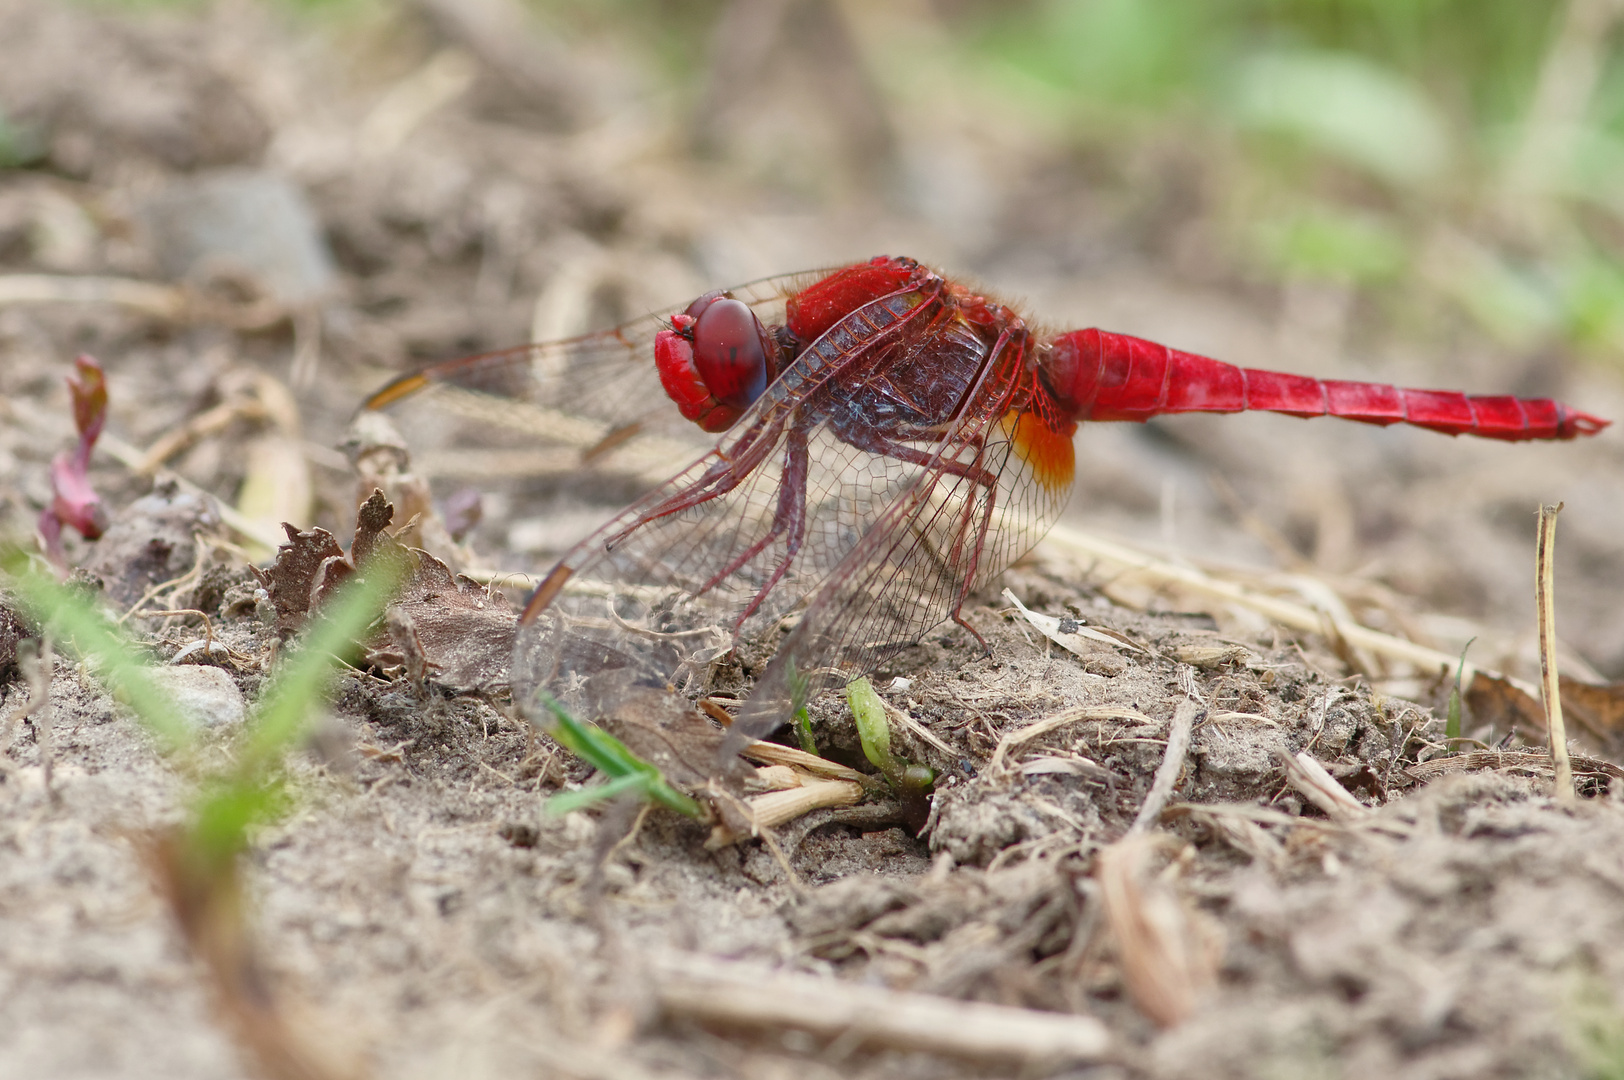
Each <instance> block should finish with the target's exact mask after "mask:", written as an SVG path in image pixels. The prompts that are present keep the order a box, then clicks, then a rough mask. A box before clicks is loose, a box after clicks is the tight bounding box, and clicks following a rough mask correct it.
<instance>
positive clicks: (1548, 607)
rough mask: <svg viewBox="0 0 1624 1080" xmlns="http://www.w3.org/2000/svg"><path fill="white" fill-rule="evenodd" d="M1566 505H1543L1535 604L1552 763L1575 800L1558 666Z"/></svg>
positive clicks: (1560, 795)
mask: <svg viewBox="0 0 1624 1080" xmlns="http://www.w3.org/2000/svg"><path fill="white" fill-rule="evenodd" d="M1561 512H1562V504H1561V503H1557V504H1556V505H1555V506H1541V507H1540V508H1539V543H1538V545H1537V546H1536V548H1535V552H1534V607H1535V609H1536V610H1537V612H1538V615H1539V674H1540V691H1541V693H1542V694H1543V695H1544V697H1545V728H1546V730H1547V731H1549V732H1550V733H1551V765H1552V766H1553V767H1554V768H1555V769H1556V797H1557V800H1558V801H1560V802H1572V801H1573V800H1574V799H1575V798H1577V796H1576V795H1575V793H1574V790H1573V764H1572V762H1570V761H1569V760H1568V736H1567V727H1566V725H1565V724H1564V723H1563V721H1562V693H1561V689H1560V682H1559V677H1558V674H1557V669H1556V594H1555V583H1556V567H1555V563H1556V558H1555V553H1556V515H1558V514H1560V513H1561Z"/></svg>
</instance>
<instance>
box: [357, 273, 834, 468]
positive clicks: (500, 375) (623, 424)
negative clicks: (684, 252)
mask: <svg viewBox="0 0 1624 1080" xmlns="http://www.w3.org/2000/svg"><path fill="white" fill-rule="evenodd" d="M823 273H824V272H821V271H809V272H806V273H801V274H791V275H783V276H779V277H774V278H766V279H763V280H761V281H757V282H752V283H750V284H747V285H741V286H738V287H736V288H734V289H731V290H729V291H730V292H731V293H732V294H733V295H734V296H735V297H736V298H738V299H739V300H742V301H744V302H745V303H746V304H749V305H750V307H751V308H752V309H754V310H755V311H756V313H757V317H758V318H760V319H761V320H762V322H763V323H766V324H768V325H771V324H773V323H782V322H783V318H784V302H785V300H786V299H787V298H788V297H790V296H792V295H793V294H794V293H796V292H797V291H799V290H801V289H803V288H805V287H806V286H807V285H808V284H810V283H811V282H813V281H816V280H817V279H818V278H819V277H821V276H823ZM681 310H682V307H680V306H679V307H672V308H670V309H667V310H664V311H659V312H655V313H652V314H649V315H645V316H643V317H641V318H639V319H634V320H632V321H631V322H628V323H624V324H622V325H621V326H618V327H615V328H614V329H612V330H604V331H600V332H598V333H594V334H585V335H582V336H580V337H575V338H566V339H563V340H560V341H550V342H543V343H540V344H535V345H525V346H520V347H518V348H513V349H505V350H502V351H500V352H493V353H484V354H481V355H478V356H468V357H462V358H459V359H456V360H450V361H446V362H443V363H439V364H434V365H432V366H430V367H427V368H424V369H423V370H421V371H418V372H414V373H412V374H409V375H403V376H401V377H400V378H398V379H396V380H394V381H393V382H391V383H390V384H389V385H387V386H385V387H384V388H383V389H381V390H379V391H378V392H377V393H375V394H374V395H372V397H371V398H369V399H368V401H367V404H366V408H369V409H380V408H390V409H391V410H392V411H394V412H396V413H397V414H398V415H399V417H400V422H401V424H402V426H403V428H405V429H406V430H407V431H409V432H410V433H411V438H412V442H413V448H414V452H415V453H416V454H418V455H419V457H420V459H421V463H422V464H423V465H424V466H425V470H426V471H429V472H431V473H432V472H436V471H442V472H446V473H451V474H457V475H465V476H480V475H487V476H488V475H504V474H506V475H526V476H544V475H548V474H560V473H569V472H572V471H575V470H578V469H580V468H581V466H582V465H583V463H590V464H592V465H593V466H594V467H597V468H601V469H605V470H608V471H613V472H617V473H624V474H631V475H634V476H638V477H642V478H643V479H644V480H645V481H646V482H647V483H656V482H658V481H660V480H663V479H665V478H666V477H668V476H670V474H671V470H672V468H673V466H674V465H675V464H677V463H678V462H682V461H686V460H689V459H691V458H692V457H693V455H694V454H696V453H698V452H699V451H700V450H701V449H703V448H704V447H707V446H712V445H714V444H715V443H716V437H715V436H714V435H710V434H707V433H705V432H703V431H701V430H700V429H699V428H698V427H696V426H695V425H694V424H692V423H690V422H688V421H687V420H684V419H683V418H682V415H681V414H680V413H679V412H678V411H677V408H676V406H675V405H674V404H673V403H672V402H671V399H670V398H668V397H667V396H666V394H665V391H664V389H663V388H662V387H661V385H660V378H659V373H658V372H657V370H656V369H655V366H654V337H655V335H656V334H658V333H659V332H660V331H661V330H662V329H666V328H668V327H669V326H670V324H671V316H672V315H674V314H676V313H677V312H680V311H681ZM516 442H517V444H518V447H517V448H516V446H515V444H516Z"/></svg>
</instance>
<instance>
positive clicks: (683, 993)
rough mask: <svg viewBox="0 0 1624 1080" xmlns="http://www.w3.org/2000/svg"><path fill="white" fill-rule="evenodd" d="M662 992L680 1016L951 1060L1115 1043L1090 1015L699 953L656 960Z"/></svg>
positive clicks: (1050, 1057) (1105, 1050)
mask: <svg viewBox="0 0 1624 1080" xmlns="http://www.w3.org/2000/svg"><path fill="white" fill-rule="evenodd" d="M655 993H656V995H657V996H658V998H659V1001H660V1004H661V1006H662V1007H663V1008H664V1009H665V1011H666V1012H668V1013H671V1014H673V1015H677V1016H689V1017H694V1018H696V1019H700V1020H709V1021H712V1022H715V1023H721V1024H727V1025H730V1026H742V1027H752V1028H759V1029H762V1030H764V1031H767V1032H772V1033H777V1032H779V1031H781V1030H783V1029H784V1028H786V1027H791V1028H799V1029H801V1030H803V1031H810V1032H812V1033H814V1034H817V1035H822V1036H828V1037H836V1038H841V1037H844V1038H845V1039H846V1040H847V1041H849V1042H856V1043H862V1044H865V1045H868V1046H871V1047H883V1048H898V1049H911V1050H926V1051H929V1052H931V1053H934V1054H941V1055H944V1056H947V1057H956V1058H978V1059H984V1058H1003V1059H1015V1060H1018V1061H1028V1062H1033V1063H1038V1062H1053V1061H1057V1060H1072V1061H1096V1060H1099V1059H1100V1058H1103V1057H1105V1056H1106V1055H1107V1054H1109V1053H1110V1049H1111V1038H1110V1035H1109V1033H1108V1032H1107V1031H1106V1029H1105V1025H1103V1024H1101V1023H1100V1022H1099V1021H1098V1020H1096V1019H1094V1018H1093V1017H1090V1016H1062V1015H1059V1014H1055V1013H1044V1012H1037V1011H1035V1010H1032V1009H1016V1008H1011V1007H1009V1006H1007V1005H989V1004H984V1003H982V1002H968V1001H954V1000H951V999H948V998H942V997H936V996H933V995H930V994H916V993H907V992H903V991H897V990H888V989H885V988H884V987H879V986H862V985H857V984H854V983H851V982H846V981H844V980H839V979H829V978H819V977H817V976H813V975H804V974H801V973H798V972H787V971H766V970H763V969H761V968H752V967H748V966H746V965H744V964H736V963H730V962H728V961H724V960H715V959H712V958H710V957H708V956H697V955H694V954H678V955H673V956H669V957H663V958H661V959H659V960H657V961H656V963H655Z"/></svg>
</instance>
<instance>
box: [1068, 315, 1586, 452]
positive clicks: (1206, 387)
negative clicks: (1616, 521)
mask: <svg viewBox="0 0 1624 1080" xmlns="http://www.w3.org/2000/svg"><path fill="white" fill-rule="evenodd" d="M1044 366H1045V368H1046V370H1047V371H1048V373H1049V377H1050V381H1051V385H1052V386H1053V387H1054V390H1055V393H1056V396H1057V397H1059V398H1060V399H1061V401H1062V402H1063V403H1064V404H1065V406H1066V407H1067V408H1069V409H1071V410H1072V411H1073V414H1074V415H1075V416H1076V417H1077V419H1079V420H1139V421H1144V420H1149V419H1150V418H1151V417H1153V416H1161V415H1163V414H1166V413H1182V412H1244V411H1246V410H1248V409H1261V410H1266V411H1269V412H1280V413H1286V414H1288V415H1291V416H1302V417H1309V416H1338V417H1341V418H1342V419H1344V420H1357V421H1359V422H1361V423H1366V424H1380V425H1383V426H1385V425H1387V424H1411V425H1414V426H1416V427H1424V428H1430V429H1431V430H1433V431H1441V432H1444V433H1445V434H1447V435H1477V436H1479V437H1482V438H1486V439H1503V440H1506V441H1509V442H1520V441H1524V440H1529V439H1572V438H1574V437H1576V436H1579V435H1594V434H1595V433H1596V432H1598V431H1600V430H1601V429H1602V428H1604V427H1606V426H1607V424H1608V423H1609V421H1606V420H1602V419H1600V418H1599V417H1595V416H1591V415H1589V414H1588V413H1583V412H1580V411H1579V410H1577V409H1574V408H1571V407H1570V406H1567V405H1564V404H1562V403H1561V402H1559V401H1552V400H1551V399H1549V398H1518V397H1512V396H1509V395H1501V394H1495V395H1482V394H1463V393H1460V392H1458V391H1454V390H1409V389H1405V388H1402V387H1397V386H1389V385H1386V384H1383V383H1365V382H1348V381H1345V380H1341V379H1314V378H1309V377H1308V376H1305V375H1286V374H1282V373H1280V372H1276V371H1261V370H1258V369H1256V368H1241V367H1236V366H1235V365H1234V364H1226V363H1224V362H1223V361H1221V360H1213V359H1210V358H1208V357H1205V356H1197V355H1195V354H1193V353H1187V352H1180V351H1178V350H1177V349H1170V348H1168V347H1167V346H1165V345H1158V344H1156V343H1155V342H1153V341H1145V340H1143V339H1141V338H1136V337H1129V336H1128V335H1126V334H1112V333H1109V332H1107V331H1104V330H1093V329H1090V330H1077V331H1074V332H1072V333H1069V334H1062V335H1060V336H1059V337H1057V338H1055V339H1054V341H1053V342H1052V343H1051V351H1050V354H1049V356H1048V358H1047V360H1046V361H1045V365H1044Z"/></svg>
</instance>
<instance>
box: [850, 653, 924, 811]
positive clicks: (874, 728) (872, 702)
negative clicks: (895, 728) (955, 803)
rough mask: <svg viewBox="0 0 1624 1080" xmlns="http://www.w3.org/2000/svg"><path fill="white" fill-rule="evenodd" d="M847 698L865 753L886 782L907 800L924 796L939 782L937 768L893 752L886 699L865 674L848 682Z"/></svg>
mask: <svg viewBox="0 0 1624 1080" xmlns="http://www.w3.org/2000/svg"><path fill="white" fill-rule="evenodd" d="M846 700H847V702H848V703H849V704H850V705H851V715H852V719H853V720H854V721H855V722H856V724H857V738H858V739H859V740H860V741H861V742H862V744H863V756H864V757H866V758H868V762H869V764H870V765H873V766H874V767H875V768H876V769H878V770H880V773H881V774H882V775H883V776H884V777H885V779H886V781H887V782H889V783H890V785H891V786H892V787H893V788H895V789H896V791H897V793H898V794H899V795H901V796H902V797H903V798H904V799H922V798H923V797H924V796H925V795H927V794H929V793H930V789H931V787H932V786H933V785H935V783H936V770H935V769H932V768H931V767H930V766H928V765H918V764H913V763H911V762H907V761H904V760H902V759H901V758H899V757H897V756H896V755H894V754H892V753H891V722H890V720H889V719H888V718H887V717H886V715H885V702H884V701H883V700H881V698H880V695H879V691H877V690H875V689H874V685H873V684H872V683H870V682H869V681H868V677H867V676H864V677H862V678H860V679H853V680H852V681H851V682H849V683H847V684H846Z"/></svg>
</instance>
